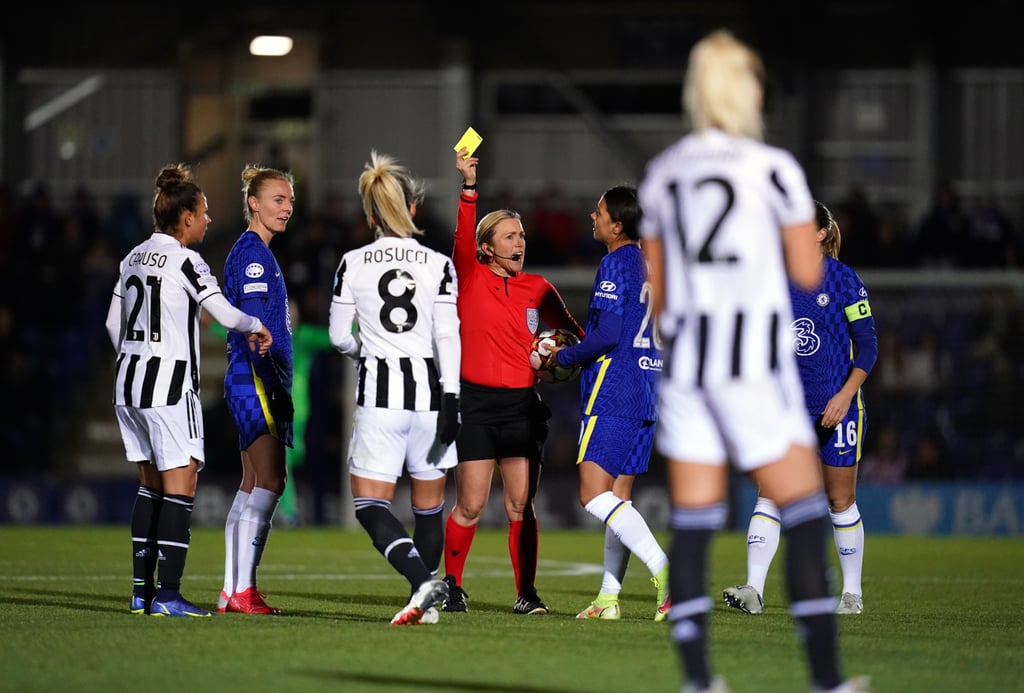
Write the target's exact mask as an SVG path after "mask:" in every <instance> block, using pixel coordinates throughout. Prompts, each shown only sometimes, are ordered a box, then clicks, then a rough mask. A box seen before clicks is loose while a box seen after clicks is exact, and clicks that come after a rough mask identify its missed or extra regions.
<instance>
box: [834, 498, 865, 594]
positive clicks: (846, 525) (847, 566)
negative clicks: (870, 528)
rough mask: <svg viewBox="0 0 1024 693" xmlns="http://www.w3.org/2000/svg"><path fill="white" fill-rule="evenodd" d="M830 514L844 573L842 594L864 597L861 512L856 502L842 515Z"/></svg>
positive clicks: (862, 524)
mask: <svg viewBox="0 0 1024 693" xmlns="http://www.w3.org/2000/svg"><path fill="white" fill-rule="evenodd" d="M829 514H830V515H831V516H832V535H833V536H834V537H835V539H836V551H838V552H839V567H840V568H841V569H842V571H843V589H842V592H850V593H851V594H856V595H858V596H863V595H864V592H862V591H861V589H862V588H861V584H860V579H861V573H862V571H863V568H864V523H863V522H861V519H860V510H858V509H857V503H856V502H854V504H853V505H851V506H850V507H849V508H847V509H846V510H844V511H842V512H841V513H829ZM840 594H841V593H840Z"/></svg>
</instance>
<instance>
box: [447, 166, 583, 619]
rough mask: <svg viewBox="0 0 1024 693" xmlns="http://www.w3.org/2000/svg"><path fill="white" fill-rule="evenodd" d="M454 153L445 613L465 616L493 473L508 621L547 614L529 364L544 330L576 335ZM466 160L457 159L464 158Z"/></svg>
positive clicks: (515, 223)
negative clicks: (500, 492)
mask: <svg viewBox="0 0 1024 693" xmlns="http://www.w3.org/2000/svg"><path fill="white" fill-rule="evenodd" d="M466 154H467V151H466V150H465V149H462V150H460V151H459V152H458V154H456V157H455V168H456V169H458V171H459V173H461V174H462V178H463V185H462V194H461V196H460V198H459V214H458V222H457V224H456V228H455V248H454V250H453V252H452V259H453V261H454V263H455V271H456V274H457V275H458V277H459V297H458V309H459V318H460V320H461V323H462V330H461V332H462V378H461V380H462V383H461V391H462V397H461V406H462V429H461V430H460V432H459V437H458V439H457V440H456V448H457V450H458V457H459V465H458V467H456V468H455V488H456V500H455V507H454V508H452V512H451V514H450V515H449V516H448V521H447V523H446V525H445V551H444V567H445V572H446V573H447V576H446V577H445V580H446V581H447V582H448V589H449V598H448V601H447V602H446V604H445V607H444V610H445V611H466V610H467V606H466V593H465V591H464V590H463V589H462V573H463V569H464V568H465V565H466V557H467V556H468V554H469V549H470V547H471V546H472V544H473V536H474V535H475V534H476V528H477V524H478V523H479V522H480V516H481V514H482V513H483V510H484V507H485V506H486V505H487V498H488V496H489V495H490V490H491V480H492V478H493V474H494V466H495V464H497V465H498V469H499V471H500V473H501V480H502V485H503V487H504V502H505V514H506V515H507V517H508V548H509V555H510V556H511V558H512V570H513V572H514V573H515V580H516V593H517V595H518V598H517V599H516V602H515V605H514V606H513V612H514V613H517V614H546V613H548V607H547V605H546V604H544V602H543V601H541V599H540V597H539V596H537V589H536V587H535V585H534V581H535V580H536V577H537V545H538V536H537V535H538V531H537V514H536V511H535V509H534V498H535V497H536V495H537V485H538V483H539V481H540V467H541V462H542V460H543V451H544V441H545V440H546V439H547V435H548V423H547V422H548V419H549V418H551V410H550V409H548V408H547V406H546V405H545V404H544V403H543V402H542V401H541V398H540V394H539V393H538V392H537V389H536V383H537V373H536V371H535V370H534V369H533V367H532V366H531V365H530V350H531V348H532V345H533V339H534V336H535V335H536V334H537V332H538V331H539V329H540V328H541V324H542V323H543V324H544V325H545V326H546V327H548V328H565V329H568V330H570V331H571V332H574V333H575V334H576V335H577V336H578V337H581V338H582V337H583V329H582V328H581V327H580V325H579V323H578V322H577V321H576V320H575V319H574V318H573V316H572V314H570V313H569V311H568V309H567V308H566V307H565V302H564V301H563V300H562V297H561V296H560V295H559V293H558V291H557V290H555V287H554V286H552V285H551V283H550V282H549V281H548V280H547V279H545V278H544V277H542V276H540V275H537V274H528V273H526V272H523V261H524V257H525V255H526V232H525V231H524V230H523V224H522V220H521V218H520V216H519V214H518V213H517V212H514V211H512V210H508V209H500V210H496V211H493V212H491V213H489V214H487V215H486V216H484V218H483V219H481V220H480V223H479V225H477V223H476V202H477V193H476V181H477V164H478V163H479V158H478V157H468V156H466ZM464 157H465V158H464Z"/></svg>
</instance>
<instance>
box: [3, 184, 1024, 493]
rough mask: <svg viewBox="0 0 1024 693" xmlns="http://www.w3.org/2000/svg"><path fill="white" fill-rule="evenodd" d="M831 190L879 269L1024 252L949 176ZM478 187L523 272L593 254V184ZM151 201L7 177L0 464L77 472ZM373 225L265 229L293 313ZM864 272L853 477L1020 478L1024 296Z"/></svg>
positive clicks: (560, 451)
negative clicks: (871, 193) (911, 194)
mask: <svg viewBox="0 0 1024 693" xmlns="http://www.w3.org/2000/svg"><path fill="white" fill-rule="evenodd" d="M825 202H826V204H828V205H829V206H830V207H831V208H832V210H833V211H834V213H835V216H836V220H837V222H838V223H839V226H840V229H841V231H842V235H843V245H842V251H841V254H840V258H841V259H842V260H844V261H845V262H846V263H848V264H850V265H851V266H852V267H854V268H855V269H856V270H858V271H859V272H861V273H862V274H863V273H865V272H868V271H870V270H872V269H878V268H887V269H905V270H919V271H921V270H929V269H934V268H950V269H972V270H995V269H1000V270H1019V269H1024V236H1022V232H1021V229H1020V228H1019V222H1015V221H1014V220H1013V219H1011V218H1010V217H1009V216H1008V215H1007V214H1005V213H1003V212H1002V211H1001V210H1000V209H998V208H997V207H995V206H993V205H991V204H986V203H983V202H982V203H978V204H972V205H970V206H969V207H967V206H965V205H962V204H961V203H960V201H959V199H958V197H957V194H956V192H955V191H954V190H953V188H952V187H950V186H947V185H942V186H940V187H939V189H937V190H936V192H935V197H934V202H933V205H932V207H931V209H929V210H928V211H927V213H926V214H924V215H923V216H922V217H921V218H916V219H906V218H900V217H899V215H896V214H893V213H890V212H887V211H886V210H880V209H876V208H874V207H873V205H872V203H871V201H870V200H868V199H867V198H866V196H865V195H864V194H863V192H862V191H861V190H860V189H858V188H857V187H854V188H852V189H851V190H850V191H849V194H848V196H847V197H846V199H842V200H826V201H825ZM484 204H485V207H487V208H496V207H511V208H514V209H517V210H518V211H520V213H521V214H522V215H523V219H524V224H525V228H526V229H527V235H528V251H527V263H528V264H527V269H528V271H532V272H538V273H543V272H544V269H545V267H564V266H586V267H596V265H597V263H598V261H599V259H600V254H601V252H602V250H603V249H602V247H601V246H600V244H598V243H595V242H594V241H593V238H592V231H591V221H590V217H589V214H590V211H591V207H590V206H591V205H592V201H589V200H587V201H582V200H581V201H577V200H572V199H568V198H567V197H566V196H565V195H563V194H562V193H561V192H560V191H559V189H558V188H557V187H554V186H551V187H548V188H546V189H545V190H544V191H543V192H542V193H541V194H540V195H539V196H537V197H536V198H534V199H522V200H520V199H515V198H514V197H513V196H511V195H496V196H495V197H494V199H491V200H486V199H485V200H484ZM149 207H150V201H149V200H148V199H141V198H139V197H138V196H134V195H126V196H123V197H115V198H114V199H112V200H111V201H110V202H109V203H108V204H104V205H101V204H99V203H98V202H97V200H96V199H95V198H94V196H93V195H92V193H91V192H90V190H89V189H88V187H86V186H82V187H80V188H79V189H78V190H77V191H76V192H75V194H74V195H73V197H72V198H71V199H70V201H68V202H67V203H66V204H60V205H58V204H57V203H55V201H54V200H53V199H51V196H50V193H49V192H48V189H47V186H46V185H45V184H39V185H37V186H36V187H35V189H34V190H33V191H32V192H31V193H30V194H28V195H26V196H23V197H22V196H18V195H16V194H15V193H14V192H13V191H12V189H11V188H10V187H8V186H6V185H3V184H0V277H2V281H3V282H4V286H3V290H2V291H0V343H2V347H0V350H2V353H3V356H4V358H3V359H2V372H0V378H2V388H3V390H2V391H3V392H4V393H5V395H6V398H7V401H8V405H7V406H6V407H5V410H6V412H7V413H6V415H5V416H4V417H3V421H2V424H0V444H2V445H3V448H4V450H5V453H6V454H5V455H4V456H3V460H2V462H0V474H5V475H16V474H40V475H59V474H62V473H70V472H73V471H74V470H71V469H68V466H67V461H66V460H64V459H61V458H62V456H63V453H64V451H66V450H67V449H68V446H69V445H71V446H73V445H74V440H75V439H76V437H77V436H78V435H80V431H79V423H80V421H81V419H82V414H83V410H84V409H85V408H87V407H93V406H97V402H100V403H104V402H105V403H107V404H109V398H106V399H103V398H102V397H101V398H99V399H97V397H96V395H95V393H96V392H97V391H102V392H107V390H108V389H109V386H110V385H109V382H108V379H109V372H110V371H109V369H108V366H109V363H108V362H110V361H111V359H112V358H113V355H112V350H111V347H110V345H109V340H108V338H107V335H106V332H105V329H104V319H105V316H106V310H107V306H108V305H109V301H110V292H111V289H112V287H113V285H114V281H115V279H116V276H117V265H118V262H119V260H120V259H121V257H122V256H123V255H124V254H125V253H126V252H127V251H128V250H129V249H130V248H131V247H132V246H134V245H135V244H136V243H138V242H139V241H140V240H142V239H143V238H145V237H146V236H147V235H148V234H149V233H150V232H151V229H152V221H151V218H150V209H149ZM438 218H439V217H435V216H433V215H432V214H431V210H430V205H429V204H428V205H426V206H425V207H424V208H423V210H422V213H421V214H420V215H419V216H418V219H417V220H418V222H419V223H420V226H421V228H423V229H424V230H425V231H426V235H425V238H424V241H425V243H426V244H427V245H430V246H432V247H434V248H437V249H439V250H442V251H444V252H448V251H450V248H451V243H452V236H451V233H452V230H451V229H449V228H447V227H446V225H445V224H444V223H443V222H439V221H438ZM243 228H244V222H243V221H242V219H241V215H239V218H238V219H237V220H236V221H234V222H232V221H231V220H227V221H225V220H214V224H213V225H212V226H211V230H210V232H209V234H208V237H207V240H206V241H205V242H204V243H203V244H202V245H201V246H197V249H198V250H199V251H200V252H201V253H202V254H203V256H204V257H205V258H206V259H207V260H208V261H209V262H210V264H211V266H213V268H214V273H215V274H217V275H218V277H219V276H220V268H221V267H222V265H223V257H224V255H225V254H226V252H227V249H228V248H229V247H230V244H231V243H232V242H233V241H234V239H235V237H236V236H237V234H238V233H240V232H241V230H242V229H243ZM370 240H372V238H371V232H370V230H369V229H368V228H367V226H366V223H365V220H364V218H363V214H362V210H361V209H358V208H346V207H345V205H344V203H343V202H342V201H341V200H340V199H327V200H324V201H323V203H322V204H320V205H318V207H317V208H316V209H304V208H303V206H302V201H301V199H300V200H299V203H298V205H297V208H296V214H295V216H294V217H293V219H292V221H291V222H290V223H289V227H288V231H287V233H285V234H283V235H282V236H281V237H280V238H279V239H276V240H275V243H274V245H272V248H273V250H274V252H275V253H276V254H277V256H278V258H279V261H280V264H281V266H282V268H283V269H284V271H285V274H286V279H287V280H288V282H289V294H290V296H291V297H292V298H293V299H294V300H295V301H296V303H297V304H298V307H299V309H298V315H293V321H298V322H303V323H307V324H317V325H326V317H327V310H328V306H329V301H330V289H331V284H332V281H333V272H334V269H335V267H336V265H337V262H338V259H339V258H340V256H341V254H342V253H343V252H345V251H346V250H347V249H350V248H353V247H356V246H359V245H362V244H364V243H366V242H368V241H370ZM559 288H560V290H561V289H562V287H559ZM868 289H869V291H871V298H872V305H873V309H874V313H875V317H876V320H877V321H878V326H879V359H878V364H877V366H876V367H875V370H874V372H873V373H872V374H871V376H870V377H869V379H868V381H867V384H866V385H865V388H864V390H865V395H866V398H867V407H868V427H867V430H868V439H867V444H866V453H865V457H864V459H863V462H862V468H861V479H862V480H863V481H865V482H874V483H898V482H900V481H903V480H906V479H953V478H973V479H989V480H1000V479H1010V478H1020V477H1024V462H1022V461H1021V460H1022V458H1024V425H1022V423H1024V422H1022V421H1021V418H1022V414H1021V413H1020V412H1021V408H1020V407H1019V406H1017V405H1016V403H1015V399H1014V394H1015V393H1018V392H1020V391H1022V387H1021V386H1022V385H1024V302H1022V301H1021V300H1020V297H1019V296H1017V295H1015V294H1014V292H1013V291H1011V290H1009V289H1007V288H1006V287H1003V286H997V287H994V288H988V289H986V288H981V289H976V291H979V292H981V294H982V295H980V296H978V297H977V300H976V301H973V302H971V303H970V305H969V307H968V308H965V309H962V310H961V309H960V308H958V306H960V305H962V301H958V298H957V293H956V292H955V291H954V290H953V289H946V290H945V292H946V293H941V292H940V294H928V293H927V292H925V293H921V291H922V290H919V289H914V288H910V289H907V290H906V291H902V290H901V291H897V290H892V289H885V290H877V289H876V288H875V287H872V285H871V282H870V281H868ZM954 289H955V287H954ZM915 292H916V293H915ZM563 293H564V292H563ZM914 301H919V302H920V303H922V304H927V305H926V306H925V307H924V308H923V309H922V310H921V311H920V312H917V313H915V312H914V311H909V312H908V311H907V310H905V307H906V305H907V304H908V302H909V303H910V304H913V302H914ZM893 302H901V303H900V305H901V306H903V307H902V308H901V309H900V311H899V313H898V314H890V313H888V312H887V311H886V309H885V307H886V306H887V305H889V304H890V303H893ZM978 306H980V309H979V308H978ZM582 309H583V310H585V303H584V304H583V308H582ZM578 317H579V318H580V319H583V318H584V317H585V316H584V315H579V316H578ZM204 358H209V357H204ZM340 361H341V359H340V357H337V356H336V355H335V354H332V353H327V352H325V353H323V354H318V355H317V358H316V359H314V361H313V370H314V371H315V372H314V373H313V374H312V377H311V380H310V382H311V399H312V401H311V402H310V412H311V419H310V423H309V428H308V433H307V460H308V464H307V466H306V468H305V469H300V470H299V471H298V475H299V480H300V483H301V481H302V478H303V475H310V474H323V475H324V478H336V477H337V476H338V471H337V470H338V469H339V465H340V464H341V455H342V453H343V450H344V441H341V440H340V436H341V427H340V425H339V423H338V422H339V421H340V417H341V413H340V412H341V400H342V396H341V392H340V390H341V388H343V387H349V384H348V383H342V382H341V381H342V376H341V370H340ZM204 365H205V362H204ZM203 387H204V389H206V388H216V389H218V390H219V387H220V384H219V383H218V382H216V381H215V379H214V380H213V381H211V378H210V377H208V376H205V375H204V381H203ZM544 387H545V389H544V395H545V397H546V398H547V399H548V401H549V404H551V406H552V409H553V410H554V411H555V421H554V425H553V426H552V431H553V434H552V438H551V439H550V441H549V444H548V471H547V472H546V473H556V474H557V473H559V472H566V473H573V472H574V466H573V462H574V454H575V446H576V436H577V426H578V417H579V414H578V394H577V392H576V389H577V388H576V385H575V384H572V385H569V386H565V385H559V386H544ZM110 417H111V419H113V410H112V407H111V409H110ZM235 435H236V434H235V431H234V429H233V427H232V425H231V423H230V418H229V417H228V416H227V413H226V408H225V409H224V410H223V411H220V410H218V409H217V408H216V407H213V408H212V409H211V411H209V412H207V454H208V456H209V457H210V458H217V457H218V456H223V458H224V459H225V460H226V462H225V463H224V464H222V465H221V466H222V467H223V468H224V469H226V470H227V471H228V472H229V473H230V474H232V475H233V474H235V473H236V471H237V470H236V469H235V467H236V466H237V465H236V464H235V461H236V458H237V447H236V444H235ZM208 469H210V466H208Z"/></svg>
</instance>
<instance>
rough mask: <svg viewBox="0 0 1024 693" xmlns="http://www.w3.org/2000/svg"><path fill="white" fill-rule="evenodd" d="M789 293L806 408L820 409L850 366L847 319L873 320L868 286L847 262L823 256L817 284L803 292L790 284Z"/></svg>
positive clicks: (794, 341)
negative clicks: (822, 275)
mask: <svg viewBox="0 0 1024 693" xmlns="http://www.w3.org/2000/svg"><path fill="white" fill-rule="evenodd" d="M789 293H790V298H791V299H792V302H793V325H792V327H793V350H794V351H795V352H796V356H797V366H798V367H799V369H800V380H801V381H802V382H803V385H804V396H805V399H806V400H807V410H808V411H809V412H810V413H812V414H820V413H821V412H822V411H824V409H825V405H826V404H827V403H828V401H829V399H831V398H832V396H833V395H834V394H836V393H837V392H839V390H840V389H841V388H842V387H843V384H844V383H845V382H846V379H847V378H848V377H849V375H850V369H851V368H852V367H853V356H854V348H855V345H854V343H853V341H852V339H851V330H850V324H851V323H853V322H854V321H857V320H874V318H873V317H872V315H871V307H870V305H869V303H868V291H867V288H865V286H864V282H862V281H861V279H860V277H859V276H857V273H856V272H854V271H853V270H852V269H851V268H850V267H849V266H847V265H845V264H843V263H842V262H840V261H839V260H836V259H834V258H832V257H829V256H826V257H825V273H824V280H823V281H822V284H821V287H820V288H818V289H817V290H815V291H812V292H805V291H802V290H800V289H798V288H796V287H794V286H792V285H790V288H789ZM855 401H859V398H858V399H857V400H855Z"/></svg>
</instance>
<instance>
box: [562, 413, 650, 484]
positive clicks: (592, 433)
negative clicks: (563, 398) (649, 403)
mask: <svg viewBox="0 0 1024 693" xmlns="http://www.w3.org/2000/svg"><path fill="white" fill-rule="evenodd" d="M654 428H655V426H654V422H653V421H643V420H641V419H626V418H622V417H620V416H608V415H607V414H604V415H601V416H596V415H590V416H584V417H583V420H582V421H581V422H580V440H579V445H580V452H579V455H578V456H577V457H576V464H579V463H580V462H584V461H585V462H595V463H596V464H597V465H598V466H600V467H601V469H603V470H605V471H606V472H608V473H609V474H611V475H612V476H613V477H618V476H621V475H623V474H643V473H644V472H646V471H647V467H648V465H649V464H650V462H651V451H652V450H653V449H654Z"/></svg>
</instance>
